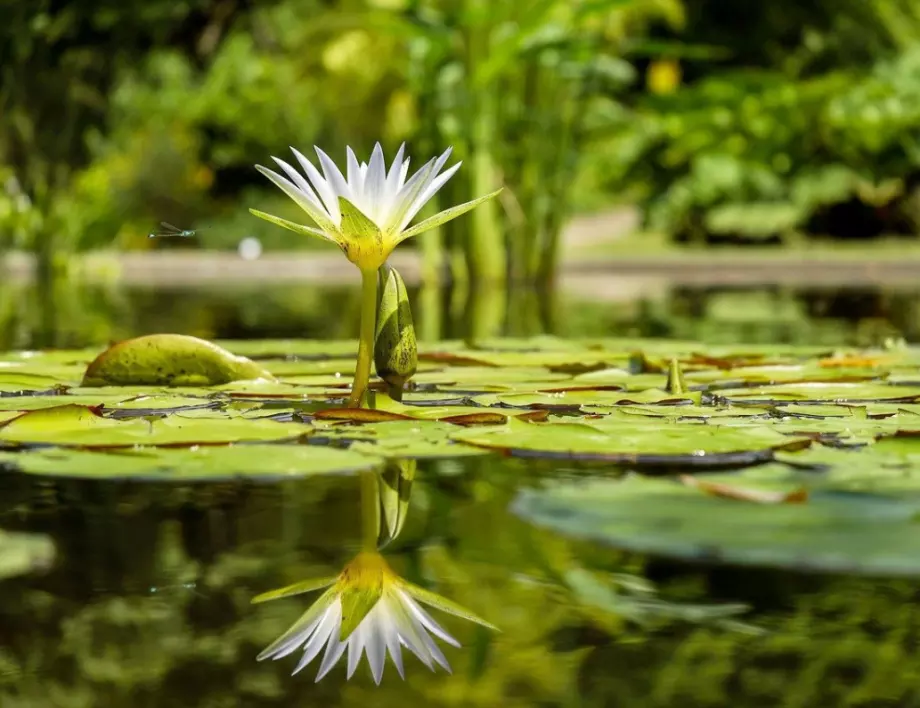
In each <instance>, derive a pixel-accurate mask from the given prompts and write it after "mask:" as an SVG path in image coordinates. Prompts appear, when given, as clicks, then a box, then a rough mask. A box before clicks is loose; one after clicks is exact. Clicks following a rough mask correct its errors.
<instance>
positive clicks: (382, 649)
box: [364, 603, 387, 686]
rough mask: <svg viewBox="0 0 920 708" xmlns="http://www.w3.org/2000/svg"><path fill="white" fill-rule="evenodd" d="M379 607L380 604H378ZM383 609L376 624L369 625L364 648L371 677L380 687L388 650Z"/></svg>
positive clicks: (377, 617) (378, 613)
mask: <svg viewBox="0 0 920 708" xmlns="http://www.w3.org/2000/svg"><path fill="white" fill-rule="evenodd" d="M378 607H379V603H378ZM382 615H383V608H380V609H379V610H377V616H376V617H375V618H374V620H375V621H374V622H371V623H369V625H368V636H367V639H366V641H365V644H364V646H365V647H366V648H367V663H368V664H370V666H371V675H372V676H373V677H374V683H376V684H377V685H378V686H379V685H380V679H382V678H383V664H384V661H385V660H386V655H387V648H386V643H385V640H384V635H383V629H384V628H383V624H382V620H383V616H382Z"/></svg>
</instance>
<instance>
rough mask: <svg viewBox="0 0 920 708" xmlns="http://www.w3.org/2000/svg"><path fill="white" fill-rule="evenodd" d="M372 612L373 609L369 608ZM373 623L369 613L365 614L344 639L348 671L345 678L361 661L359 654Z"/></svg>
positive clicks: (362, 651)
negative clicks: (346, 646) (346, 648)
mask: <svg viewBox="0 0 920 708" xmlns="http://www.w3.org/2000/svg"><path fill="white" fill-rule="evenodd" d="M371 612H373V610H371ZM372 624H373V618H372V617H371V615H370V613H368V614H367V616H365V618H364V619H363V620H362V621H361V624H359V625H358V626H357V627H356V628H355V631H354V632H352V633H351V636H349V637H348V639H346V640H345V643H346V644H347V645H348V673H347V675H346V678H351V677H352V675H353V674H354V673H355V669H356V668H358V662H359V661H361V655H362V654H364V647H365V645H366V644H367V640H368V634H369V631H370V627H371V625H372Z"/></svg>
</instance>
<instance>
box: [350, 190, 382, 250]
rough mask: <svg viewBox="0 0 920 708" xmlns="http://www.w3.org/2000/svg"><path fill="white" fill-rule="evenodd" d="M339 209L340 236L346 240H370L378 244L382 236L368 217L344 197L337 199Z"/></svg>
mask: <svg viewBox="0 0 920 708" xmlns="http://www.w3.org/2000/svg"><path fill="white" fill-rule="evenodd" d="M339 209H341V211H342V229H341V230H342V235H343V236H344V237H345V238H346V239H348V240H351V239H356V238H357V239H370V240H373V241H374V242H376V243H380V242H381V240H382V239H383V234H382V232H381V231H380V227H379V226H377V224H375V223H374V222H373V221H371V219H370V217H368V216H367V215H365V213H364V212H363V211H361V210H360V209H359V208H358V207H356V206H355V205H354V204H352V203H351V202H350V201H348V200H347V199H346V198H345V197H339Z"/></svg>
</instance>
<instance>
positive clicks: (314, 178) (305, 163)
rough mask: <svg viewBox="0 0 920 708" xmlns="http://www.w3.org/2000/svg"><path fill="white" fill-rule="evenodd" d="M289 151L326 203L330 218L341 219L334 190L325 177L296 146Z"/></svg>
mask: <svg viewBox="0 0 920 708" xmlns="http://www.w3.org/2000/svg"><path fill="white" fill-rule="evenodd" d="M291 151H292V152H293V153H294V157H296V158H297V162H299V163H300V166H301V168H303V171H304V172H306V173H307V178H308V179H309V180H310V182H311V183H312V184H313V188H314V189H315V190H316V193H317V194H318V195H319V198H320V199H322V200H323V204H325V205H326V211H327V212H329V216H330V217H332V220H333V221H334V222H335V223H336V224H338V223H340V222H341V220H342V214H341V212H339V199H338V197H337V196H336V194H335V190H334V189H333V188H332V185H330V184H329V183H328V182H327V181H326V179H325V178H324V177H323V176H322V175H321V174H320V173H319V170H317V169H316V168H315V167H314V166H313V163H312V162H310V161H309V160H308V159H307V158H305V157H304V156H303V155H302V154H301V153H300V151H299V150H297V149H296V148H291Z"/></svg>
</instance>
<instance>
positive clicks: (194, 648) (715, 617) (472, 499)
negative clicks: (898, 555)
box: [0, 286, 920, 708]
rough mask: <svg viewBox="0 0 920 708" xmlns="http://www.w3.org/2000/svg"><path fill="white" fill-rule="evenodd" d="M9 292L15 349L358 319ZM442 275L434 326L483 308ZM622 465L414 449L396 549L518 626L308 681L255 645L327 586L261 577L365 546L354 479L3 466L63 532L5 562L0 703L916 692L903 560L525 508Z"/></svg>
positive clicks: (801, 315) (723, 320)
mask: <svg viewBox="0 0 920 708" xmlns="http://www.w3.org/2000/svg"><path fill="white" fill-rule="evenodd" d="M0 295H3V296H4V297H5V298H6V300H4V301H5V302H6V303H10V302H11V301H12V300H11V298H15V297H22V298H24V299H23V300H19V301H18V303H19V304H18V305H17V306H16V307H7V308H6V310H4V312H5V313H6V314H5V315H4V319H2V320H0V326H2V330H0V332H2V344H3V345H4V346H5V347H6V348H10V347H29V346H39V345H42V344H44V343H53V344H55V345H57V346H84V345H89V344H93V343H97V344H98V343H104V342H105V341H106V340H108V339H117V338H121V337H124V336H129V335H132V334H140V333H144V332H155V331H178V332H186V333H191V334H196V335H198V336H204V337H210V338H222V339H224V338H230V339H232V338H255V337H258V338H275V337H279V338H283V337H298V338H300V337H317V338H343V337H349V336H352V335H353V332H354V331H355V330H356V325H357V302H356V300H355V293H353V292H352V291H351V290H350V289H348V288H341V289H336V288H324V289H318V288H313V287H306V286H303V287H289V286H285V287H279V288H258V289H243V290H238V289H237V290H232V289H221V290H210V291H200V290H199V291H195V290H174V291H166V292H163V291H152V290H131V289H117V288H116V289H107V290H106V289H98V288H97V289H93V288H77V289H72V290H70V291H66V290H65V291H63V292H62V294H58V296H57V298H56V299H55V307H54V311H53V313H52V315H53V316H50V317H48V318H46V319H45V320H44V321H42V320H41V318H37V317H34V314H35V313H36V312H42V302H41V299H40V298H37V297H35V296H34V293H28V292H25V293H23V292H18V293H16V294H11V292H10V291H9V290H7V291H6V292H3V291H0ZM452 297H453V296H452V294H451V293H443V292H442V293H436V294H435V295H434V296H432V295H431V294H430V293H416V294H415V301H414V304H415V306H416V318H417V320H418V321H419V324H420V329H424V330H425V331H426V332H427V334H428V335H429V336H431V337H469V336H471V333H472V332H475V331H476V330H477V328H479V327H480V326H481V323H480V322H477V321H475V317H471V312H475V308H470V307H468V306H466V305H465V303H466V302H467V301H465V300H464V299H463V298H461V299H460V302H459V304H458V303H457V302H455V301H453V300H452ZM918 302H920V292H913V293H912V292H907V293H905V292H897V293H885V292H880V291H856V290H836V291H811V292H809V291H802V290H798V291H796V290H788V289H775V290H764V289H756V290H737V289H736V290H706V289H693V290H681V291H669V292H664V293H660V294H659V295H657V296H656V297H647V298H644V299H641V300H628V299H626V300H620V301H615V302H610V301H608V302H591V301H585V300H583V299H582V300H576V299H568V298H566V297H564V296H559V297H558V298H557V300H556V301H555V302H551V303H547V302H540V301H539V298H531V299H530V300H527V299H520V298H519V299H517V300H515V299H514V298H512V299H511V302H510V304H509V307H508V311H507V312H505V313H500V314H501V315H502V316H501V317H499V318H498V322H499V323H500V331H503V332H506V333H508V334H514V335H515V336H523V335H531V336H536V335H541V334H556V335H559V336H582V337H583V336H659V337H679V338H695V337H698V338H701V339H704V340H705V341H707V342H718V341H724V342H756V343H772V342H812V343H816V342H821V343H825V344H830V345H844V344H875V343H880V342H882V341H884V339H885V338H886V337H890V336H893V335H897V334H904V335H906V336H907V337H908V338H911V339H915V338H916V337H915V334H916V328H917V326H918V318H917V317H916V316H915V313H916V311H917V310H916V307H917V304H918ZM426 308H427V309H426ZM45 312H46V314H47V310H46V311H45ZM489 317H494V313H491V314H490V315H489ZM494 321H495V320H493V322H494ZM621 473H622V470H614V469H609V468H604V467H599V466H596V465H595V466H592V467H585V466H574V465H569V464H565V465H560V464H558V463H552V462H548V461H533V460H523V459H516V458H511V457H505V458H501V457H494V458H493V457H488V458H473V459H467V460H438V461H422V462H420V463H419V467H418V470H417V473H416V477H415V482H414V484H413V485H412V487H411V494H410V496H409V497H408V510H407V516H406V523H405V526H404V527H403V529H402V531H401V533H400V534H399V536H398V537H397V538H396V539H395V540H394V541H393V542H392V543H391V544H390V545H388V546H387V547H386V549H385V551H384V554H385V557H386V558H387V559H388V561H389V562H390V563H391V565H392V567H393V569H394V570H395V571H396V572H397V573H399V574H400V575H401V576H403V577H405V578H406V579H407V580H409V581H411V582H413V583H416V584H418V585H422V586H424V587H427V588H429V589H432V590H434V591H436V592H438V593H440V594H442V595H444V596H446V597H448V598H450V599H452V600H454V601H456V602H458V603H460V604H462V605H464V606H465V607H468V608H469V609H471V610H472V611H474V612H476V613H477V614H479V615H481V616H482V617H484V618H486V619H487V620H489V621H491V622H493V623H495V624H497V625H498V626H499V627H500V628H501V630H502V631H501V633H499V634H494V633H491V632H489V631H488V630H485V629H482V628H479V627H477V626H476V625H474V624H471V623H469V622H465V621H463V620H458V619H455V618H453V617H450V616H449V615H444V614H438V615H437V618H438V620H439V621H442V620H443V625H444V626H445V628H447V629H448V631H450V632H451V634H453V635H454V636H455V637H456V638H457V639H458V640H459V641H460V643H461V644H462V645H463V646H462V648H460V649H455V648H452V647H445V655H446V657H447V659H448V661H449V662H450V664H451V667H452V669H453V673H452V674H447V673H445V672H443V671H438V672H437V673H432V672H430V671H429V670H428V669H427V668H425V667H424V666H423V665H422V664H421V663H419V662H418V661H416V660H414V659H412V658H407V660H406V680H405V681H402V680H400V679H399V676H398V675H397V674H396V672H395V671H394V669H393V666H392V665H388V666H387V668H386V671H385V674H384V679H383V683H382V685H381V686H379V687H377V686H375V685H374V683H373V681H372V680H371V677H370V675H369V671H367V668H366V665H362V666H360V667H359V668H358V670H357V672H356V675H355V677H354V678H353V679H352V680H351V681H349V682H346V681H345V666H344V661H343V662H341V663H340V665H339V666H337V667H336V668H335V669H334V670H333V671H332V672H331V673H330V675H329V676H327V677H326V678H325V679H323V681H321V682H320V683H314V680H313V677H314V676H315V673H316V665H315V664H313V665H311V666H310V667H308V668H307V669H305V670H304V671H303V672H302V673H300V674H297V675H296V676H290V673H291V671H292V670H293V668H294V665H295V664H296V658H297V657H296V656H291V657H288V658H287V659H283V660H279V661H275V662H257V661H256V660H255V657H256V655H257V654H258V653H259V651H261V649H262V648H264V646H266V645H267V644H269V643H270V642H271V641H272V640H273V639H274V638H275V637H277V636H278V635H279V634H281V633H282V632H283V631H284V630H285V629H286V628H287V627H288V626H289V625H290V624H291V623H292V622H293V621H295V620H296V619H297V617H298V616H299V615H300V614H301V613H302V612H304V611H305V610H306V608H307V607H308V606H309V604H310V602H311V601H312V600H313V599H314V598H315V595H302V596H297V597H293V598H288V599H284V600H278V601H276V602H272V603H266V604H262V605H251V604H250V599H251V598H252V597H253V596H254V595H257V594H258V593H261V592H264V591H266V590H270V589H273V588H277V587H280V586H282V585H285V584H288V583H291V582H295V581H297V580H300V579H303V578H307V577H316V576H322V575H334V574H336V573H337V572H338V571H339V570H341V568H342V567H343V565H344V564H345V563H347V562H348V561H349V560H350V559H351V558H352V557H353V556H354V555H355V553H356V552H357V551H358V550H359V548H360V539H361V525H362V522H361V519H362V515H361V498H360V483H359V479H358V478H357V477H354V476H341V477H321V478H314V479H309V480H304V481H298V482H288V483H284V484H272V485H254V484H238V483H222V484H198V485H187V486H177V485H159V484H146V485H140V484H136V483H135V484H128V483H114V482H94V481H82V482H81V481H67V482H51V481H47V480H40V481H37V478H30V477H25V476H19V475H7V476H5V477H3V478H2V480H0V484H2V487H0V489H2V491H0V526H2V528H4V529H6V530H24V531H38V532H43V533H47V534H49V535H50V536H51V537H52V538H53V539H54V541H55V543H56V544H57V547H58V554H57V560H56V562H55V564H54V565H53V566H52V567H51V568H50V569H48V570H47V571H45V572H36V573H34V574H31V575H26V576H21V577H18V578H13V579H9V580H5V581H0V614H2V619H0V626H2V627H3V631H2V632H0V706H2V708H7V706H9V707H11V708H12V707H17V706H54V707H57V706H61V707H62V708H63V707H71V706H73V707H77V706H94V707H99V708H108V707H109V706H112V707H115V706H119V707H120V706H128V705H130V706H141V707H146V706H173V705H183V706H202V707H204V706H208V707H210V706H215V707H217V706H238V705H239V706H253V707H255V708H262V707H269V706H272V707H274V706H289V705H322V706H326V705H330V706H358V705H374V706H389V705H392V706H404V705H444V706H592V707H593V706H643V707H644V706H654V707H657V706H662V707H664V706H729V705H732V706H743V707H748V706H751V707H753V706H764V707H767V706H771V707H772V706H790V707H791V706H802V707H811V706H815V707H818V706H821V707H822V708H823V707H824V706H837V705H840V706H912V705H920V677H918V676H917V675H916V672H914V671H913V670H912V669H911V667H912V666H913V665H914V664H915V661H916V659H917V656H916V655H917V647H918V646H920V643H918V636H920V613H918V612H917V610H916V609H915V608H916V607H917V600H918V599H920V597H918V590H917V589H916V583H915V582H914V581H912V580H905V579H887V578H866V577H856V576H852V577H847V576H826V575H817V574H797V573H791V572H788V571H781V570H776V569H770V568H753V567H729V566H720V565H707V564H702V563H697V564H688V563H680V562H676V561H673V560H669V559H665V558H649V557H643V556H639V555H635V554H630V553H625V552H620V551H616V550H614V549H611V548H608V547H604V546H602V545H598V544H592V543H588V542H581V541H577V540H573V539H569V538H566V537H564V536H562V535H559V534H556V533H553V532H550V531H546V530H544V529H541V528H537V527H535V526H533V525H531V524H529V523H527V522H526V521H525V520H523V519H521V518H519V517H518V516H516V515H515V514H514V513H513V510H512V508H511V507H512V500H513V499H514V498H515V495H516V494H517V493H518V492H519V491H520V490H522V489H528V488H540V487H541V486H542V485H544V484H546V483H547V482H548V481H551V480H556V479H560V478H565V479H580V478H584V477H586V476H613V475H617V474H621ZM700 523H706V520H705V519H700ZM591 579H593V581H594V582H593V583H592V582H591ZM599 587H600V588H603V589H604V591H599V590H598V588H599ZM739 605H744V606H745V607H746V608H747V609H745V610H744V611H741V610H740V609H738V606H739ZM726 607H727V608H729V611H722V610H724V609H725V608H726ZM720 608H722V609H721V610H720ZM732 608H735V609H732Z"/></svg>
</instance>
